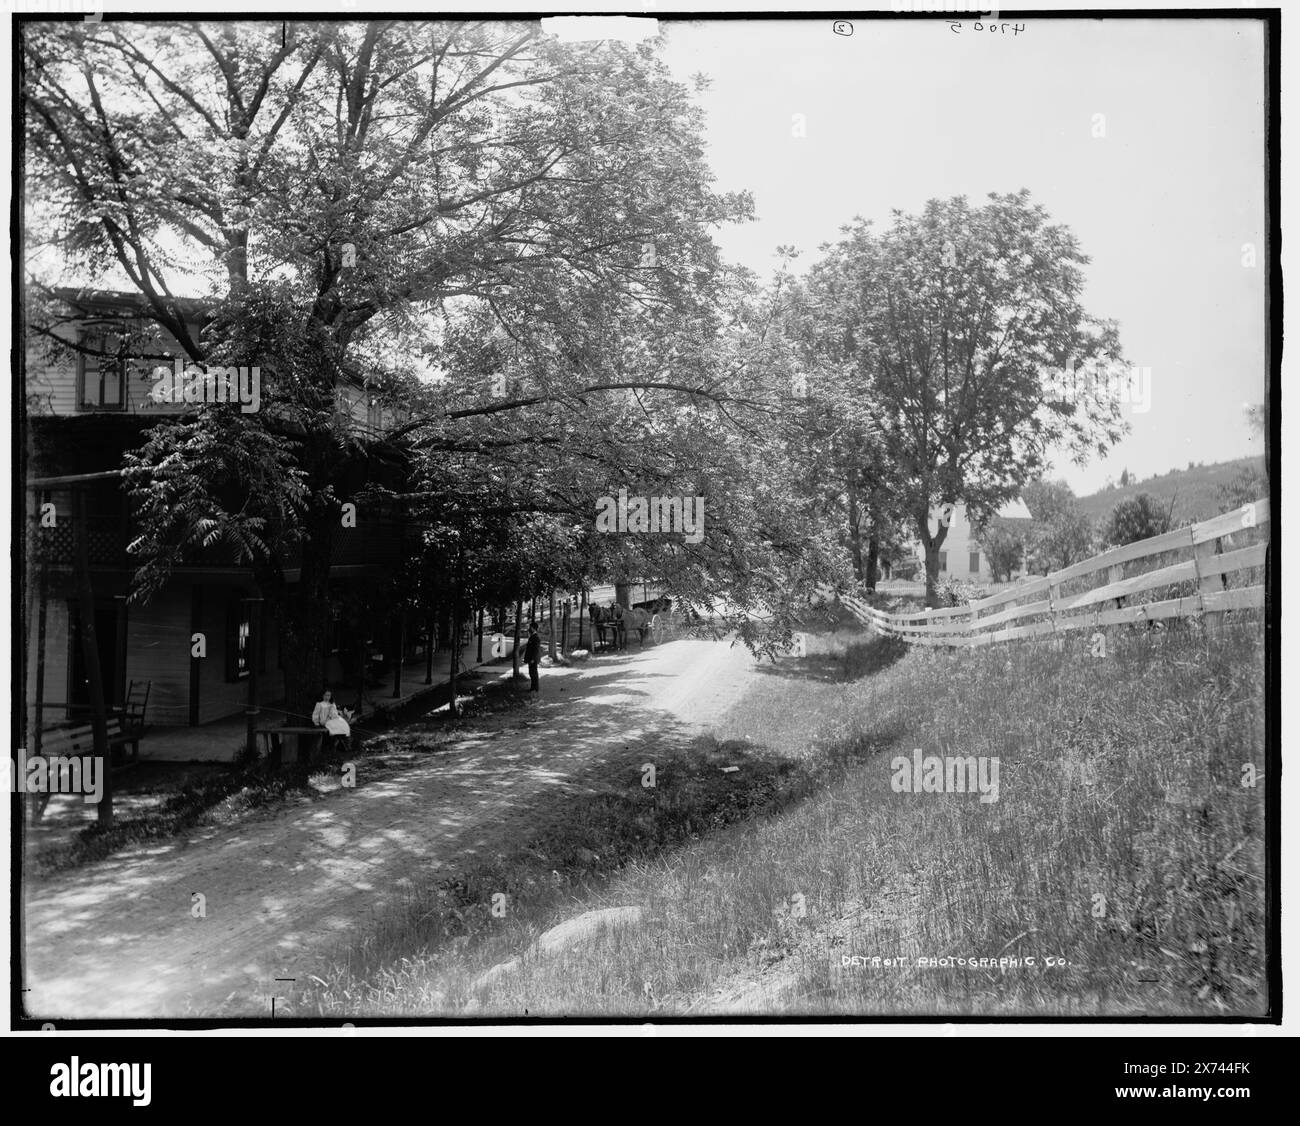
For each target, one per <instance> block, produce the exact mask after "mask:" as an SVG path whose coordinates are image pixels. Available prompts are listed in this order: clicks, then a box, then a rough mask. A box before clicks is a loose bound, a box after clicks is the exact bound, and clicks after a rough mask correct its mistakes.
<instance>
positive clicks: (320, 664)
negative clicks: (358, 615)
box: [284, 517, 366, 726]
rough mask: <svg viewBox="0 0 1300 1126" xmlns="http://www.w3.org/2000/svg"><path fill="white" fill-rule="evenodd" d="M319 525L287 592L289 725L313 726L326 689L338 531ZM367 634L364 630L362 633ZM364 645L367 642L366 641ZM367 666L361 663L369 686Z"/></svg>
mask: <svg viewBox="0 0 1300 1126" xmlns="http://www.w3.org/2000/svg"><path fill="white" fill-rule="evenodd" d="M329 519H331V517H325V518H324V519H322V520H321V521H318V522H317V524H316V527H315V528H313V529H312V532H311V535H310V536H309V537H308V539H307V540H306V541H304V543H303V545H302V572H301V577H300V578H299V580H298V581H297V582H296V583H293V584H290V585H289V586H287V587H285V588H284V592H285V593H284V631H285V643H286V646H287V652H286V654H285V661H284V692H285V699H286V704H285V710H286V711H287V712H288V713H289V715H288V716H286V720H287V721H288V724H289V726H294V725H300V724H308V723H310V722H311V713H312V708H313V707H315V704H316V701H317V700H319V699H320V692H321V689H322V688H323V687H324V686H325V646H326V644H327V642H328V640H329V637H328V629H329V620H330V605H331V603H330V591H329V577H330V550H331V547H332V544H333V532H334V529H333V527H332V526H329V525H328V524H327V523H326V521H327V520H329ZM362 632H363V633H364V630H363V631H362ZM362 640H363V642H364V638H363V639H362ZM365 677H366V661H365V659H364V656H363V659H362V662H361V680H362V684H363V686H364V683H365Z"/></svg>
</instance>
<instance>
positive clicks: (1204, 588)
mask: <svg viewBox="0 0 1300 1126" xmlns="http://www.w3.org/2000/svg"><path fill="white" fill-rule="evenodd" d="M1218 546H1219V541H1218V539H1217V537H1216V538H1212V539H1208V540H1202V541H1201V542H1200V543H1193V544H1192V564H1193V566H1195V568H1196V601H1197V604H1198V605H1199V606H1200V610H1201V613H1202V614H1204V615H1206V617H1205V628H1206V630H1209V629H1210V628H1211V622H1212V621H1213V622H1215V623H1217V622H1218V621H1219V620H1220V619H1219V616H1218V614H1215V616H1214V618H1213V619H1211V618H1210V617H1209V615H1208V614H1207V613H1206V609H1205V596H1206V594H1213V593H1214V576H1213V575H1207V574H1205V570H1204V566H1203V565H1204V563H1205V562H1206V560H1207V559H1213V558H1214V556H1215V555H1216V554H1217V551H1216V548H1217V547H1218ZM1221 585H1222V584H1220V586H1221Z"/></svg>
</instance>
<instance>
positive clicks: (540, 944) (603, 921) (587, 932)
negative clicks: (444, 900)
mask: <svg viewBox="0 0 1300 1126" xmlns="http://www.w3.org/2000/svg"><path fill="white" fill-rule="evenodd" d="M640 921H641V908H640V907H606V908H604V909H602V910H597V911H584V912H583V913H582V914H581V915H577V916H575V917H574V918H572V919H567V920H565V921H564V922H563V923H561V924H560V925H559V926H555V927H552V928H551V929H550V930H548V931H547V932H546V933H545V934H543V935H542V936H541V938H539V939H538V940H537V941H536V942H534V943H533V944H532V946H530V947H529V948H528V949H527V950H526V951H525V952H524V954H523V956H522V957H518V958H511V959H510V960H509V961H508V962H501V963H500V964H498V965H495V966H493V967H492V968H491V969H490V970H487V971H486V972H484V973H481V974H479V976H478V977H477V978H475V979H474V984H473V985H471V986H470V992H471V993H473V992H477V991H478V990H480V989H482V988H484V987H485V986H489V985H495V984H496V983H497V982H498V981H500V980H501V979H502V978H504V977H507V976H509V975H510V974H512V973H514V972H515V971H516V970H518V969H519V968H520V966H522V965H523V963H524V960H525V959H529V958H546V957H553V956H554V955H556V954H560V953H563V952H564V951H565V950H570V949H573V948H574V947H576V946H581V945H584V944H586V943H589V942H591V941H592V940H594V939H596V938H598V937H599V936H600V935H601V934H604V933H606V932H608V931H610V930H614V929H615V928H618V927H626V926H632V925H634V924H636V923H639V922H640ZM478 1007H479V1002H478V999H477V998H471V1000H470V1001H469V1002H468V1003H467V1004H466V1006H465V1010H466V1011H467V1012H473V1011H474V1010H476V1009H477V1008H478Z"/></svg>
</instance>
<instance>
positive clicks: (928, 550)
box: [917, 512, 948, 609]
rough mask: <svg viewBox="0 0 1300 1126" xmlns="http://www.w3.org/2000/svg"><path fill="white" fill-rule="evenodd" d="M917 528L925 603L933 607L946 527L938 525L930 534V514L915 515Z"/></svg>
mask: <svg viewBox="0 0 1300 1126" xmlns="http://www.w3.org/2000/svg"><path fill="white" fill-rule="evenodd" d="M917 530H918V531H919V532H920V533H921V536H920V538H921V545H922V546H923V547H924V548H925V605H926V607H927V608H928V609H934V608H935V607H937V606H938V605H939V592H938V589H937V588H938V586H939V548H941V547H942V546H943V541H944V540H945V539H947V538H948V528H947V526H946V525H945V524H942V523H941V524H940V525H939V530H938V531H937V532H935V534H934V535H931V534H930V514H929V513H928V512H927V513H925V515H923V516H918V517H917Z"/></svg>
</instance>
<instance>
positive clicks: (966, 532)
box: [912, 498, 1032, 583]
mask: <svg viewBox="0 0 1300 1126" xmlns="http://www.w3.org/2000/svg"><path fill="white" fill-rule="evenodd" d="M1031 520H1032V517H1031V516H1030V513H1029V509H1028V508H1027V507H1026V505H1025V502H1024V501H1023V500H1020V499H1019V498H1017V499H1015V500H1013V501H1009V502H1007V503H1006V504H1004V505H1003V506H1002V507H1001V508H1000V509H998V512H997V515H995V516H994V517H993V518H992V520H991V521H990V523H998V524H1005V525H1011V526H1021V527H1026V528H1027V527H1028V525H1029V523H1030V521H1031ZM938 522H939V509H938V508H937V507H936V508H934V509H931V511H930V524H931V527H936V526H937V525H938ZM912 553H913V556H914V557H915V558H916V560H917V561H918V563H919V564H920V566H921V574H922V575H924V573H925V548H924V547H922V546H921V544H920V542H919V541H916V540H914V541H912ZM1025 573H1026V571H1025V565H1024V561H1023V560H1021V564H1020V566H1019V567H1018V568H1017V569H1016V571H1015V573H1014V574H1013V575H1012V578H1020V577H1022V576H1023V575H1024V574H1025ZM939 578H941V579H949V578H955V579H962V580H964V581H966V582H973V583H991V582H992V581H993V571H992V569H991V568H990V567H989V560H988V553H987V552H986V551H984V549H983V548H982V547H981V546H980V543H979V531H978V529H976V528H974V527H972V525H971V522H970V518H969V516H968V515H967V513H966V506H965V505H964V504H958V505H956V506H955V507H954V509H953V511H952V515H951V517H950V518H949V521H948V535H947V537H946V538H945V539H944V541H943V546H942V547H941V548H940V549H939Z"/></svg>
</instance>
